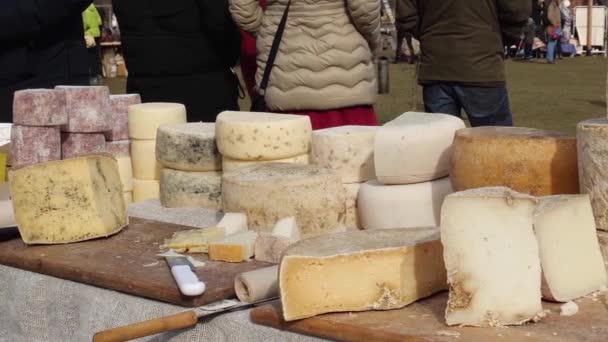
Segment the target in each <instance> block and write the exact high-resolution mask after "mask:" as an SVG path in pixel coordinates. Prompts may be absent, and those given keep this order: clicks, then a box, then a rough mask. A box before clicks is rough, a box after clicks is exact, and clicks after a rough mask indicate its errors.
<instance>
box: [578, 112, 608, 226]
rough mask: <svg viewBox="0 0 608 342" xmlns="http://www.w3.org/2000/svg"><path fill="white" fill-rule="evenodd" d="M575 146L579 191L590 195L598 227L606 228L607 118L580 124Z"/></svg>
mask: <svg viewBox="0 0 608 342" xmlns="http://www.w3.org/2000/svg"><path fill="white" fill-rule="evenodd" d="M577 146H578V173H579V182H580V190H581V193H584V194H589V197H590V198H591V205H592V207H593V215H594V217H595V224H596V226H597V229H601V230H605V231H608V178H607V177H606V172H608V119H605V118H601V119H592V120H587V121H583V122H581V123H579V124H578V127H577Z"/></svg>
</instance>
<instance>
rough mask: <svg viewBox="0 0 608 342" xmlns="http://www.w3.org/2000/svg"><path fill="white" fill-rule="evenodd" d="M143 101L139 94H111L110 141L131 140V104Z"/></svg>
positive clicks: (107, 135)
mask: <svg viewBox="0 0 608 342" xmlns="http://www.w3.org/2000/svg"><path fill="white" fill-rule="evenodd" d="M139 103H141V97H140V96H139V94H121V95H110V108H111V113H110V117H111V120H110V130H109V131H107V132H106V139H107V140H108V141H116V140H129V106H131V105H134V104H139Z"/></svg>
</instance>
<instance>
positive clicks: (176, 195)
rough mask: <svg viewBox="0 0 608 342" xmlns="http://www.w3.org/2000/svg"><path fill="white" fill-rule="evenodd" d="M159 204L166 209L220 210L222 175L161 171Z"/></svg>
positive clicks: (218, 173)
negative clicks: (198, 208)
mask: <svg viewBox="0 0 608 342" xmlns="http://www.w3.org/2000/svg"><path fill="white" fill-rule="evenodd" d="M160 203H161V204H162V205H163V206H164V207H168V208H191V207H201V208H207V209H214V210H222V173H221V172H215V171H212V172H188V171H179V170H172V169H162V170H161V175H160Z"/></svg>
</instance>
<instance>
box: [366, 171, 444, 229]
mask: <svg viewBox="0 0 608 342" xmlns="http://www.w3.org/2000/svg"><path fill="white" fill-rule="evenodd" d="M450 193H452V185H451V183H450V179H449V178H447V177H446V178H441V179H437V180H434V181H431V182H424V183H416V184H406V185H383V184H381V183H379V182H378V181H369V182H367V183H364V184H362V185H361V188H360V189H359V195H358V198H357V206H358V208H357V210H358V213H359V219H360V221H361V227H363V229H391V228H409V227H425V226H438V225H439V217H440V213H441V205H442V203H443V200H444V198H445V196H447V195H449V194H450Z"/></svg>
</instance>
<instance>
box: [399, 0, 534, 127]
mask: <svg viewBox="0 0 608 342" xmlns="http://www.w3.org/2000/svg"><path fill="white" fill-rule="evenodd" d="M398 1H399V5H398V6H397V9H398V11H397V16H396V21H397V25H400V26H401V27H402V28H403V29H405V30H408V31H410V32H412V33H413V35H414V37H416V38H417V39H418V40H420V49H421V50H422V51H423V53H422V55H421V62H420V70H419V73H418V82H419V83H420V84H421V85H422V86H423V97H424V106H425V109H426V111H427V112H430V113H445V114H451V115H455V116H458V117H460V112H461V110H462V109H464V111H465V112H466V113H467V115H468V118H469V121H470V122H471V125H472V126H511V125H512V124H513V119H512V114H511V110H510V107H509V97H508V93H507V88H506V84H505V70H504V61H503V46H505V45H506V46H511V45H512V44H514V43H515V44H516V43H517V42H518V41H519V39H520V34H521V30H522V27H523V26H524V24H525V23H526V22H527V20H528V18H529V17H530V15H531V10H532V8H531V7H532V4H531V2H530V0H476V1H471V0H398ZM501 33H502V35H501Z"/></svg>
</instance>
